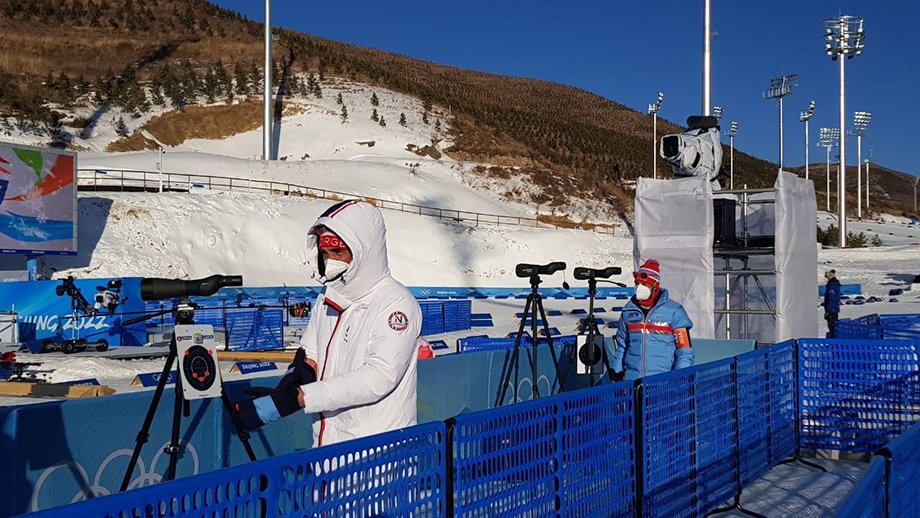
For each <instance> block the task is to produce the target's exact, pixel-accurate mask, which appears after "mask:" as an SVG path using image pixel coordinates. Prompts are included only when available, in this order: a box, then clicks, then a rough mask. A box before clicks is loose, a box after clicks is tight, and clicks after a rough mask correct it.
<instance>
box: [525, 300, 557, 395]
mask: <svg viewBox="0 0 920 518" xmlns="http://www.w3.org/2000/svg"><path fill="white" fill-rule="evenodd" d="M530 297H532V298H533V303H531V305H530V313H531V316H530V340H531V344H532V345H533V347H532V348H533V359H532V361H531V362H530V379H531V381H533V397H534V399H536V398H539V397H540V387H538V386H537V379H538V378H537V376H538V374H537V372H538V369H537V348H538V346H539V344H540V340H538V339H537V309H539V310H540V311H539V314H540V316H543V303H542V301H541V300H540V292H539V291H536V289H535V290H534V292H533V293H531V294H530ZM543 329H544V330H545V329H546V317H545V316H543ZM544 332H546V331H544ZM546 333H547V336H546V339H547V340H551V339H550V337H549V333H548V332H546ZM549 344H550V345H549V346H550V347H551V348H552V346H553V342H552V341H550V342H549ZM553 361H554V362H555V361H556V357H555V355H553Z"/></svg>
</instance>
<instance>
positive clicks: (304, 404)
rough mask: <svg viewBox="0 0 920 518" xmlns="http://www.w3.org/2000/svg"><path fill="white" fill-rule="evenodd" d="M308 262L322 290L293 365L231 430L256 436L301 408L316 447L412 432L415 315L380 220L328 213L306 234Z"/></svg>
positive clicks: (372, 213)
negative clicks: (394, 273)
mask: <svg viewBox="0 0 920 518" xmlns="http://www.w3.org/2000/svg"><path fill="white" fill-rule="evenodd" d="M307 258H308V262H309V263H310V264H311V265H312V266H313V268H314V270H315V273H314V277H316V278H317V279H318V280H319V281H320V282H322V283H323V284H325V285H326V289H325V291H324V292H323V294H322V295H320V296H319V298H318V299H317V301H316V304H315V305H314V306H313V315H312V317H311V318H310V323H309V324H308V325H307V329H306V330H305V331H304V334H303V337H302V338H301V340H300V345H301V348H300V349H299V350H298V351H297V354H296V355H295V360H294V363H292V364H291V366H290V368H289V369H288V371H287V373H286V374H285V375H284V376H283V377H282V378H281V382H280V383H279V384H278V386H277V387H276V388H275V389H261V390H259V391H258V392H257V393H256V392H253V395H259V396H261V397H257V398H255V399H250V400H246V401H240V402H239V403H237V404H236V405H235V408H236V417H237V419H238V422H239V423H240V424H241V425H242V426H243V427H244V428H247V429H255V428H258V427H261V426H262V425H264V424H265V423H268V422H272V421H275V420H277V419H279V418H281V417H285V416H288V415H290V414H292V413H294V412H296V411H297V410H298V409H301V408H302V409H303V410H304V411H305V412H307V413H310V414H316V416H315V420H314V422H313V445H314V446H323V445H327V444H332V443H336V442H341V441H345V440H348V439H354V438H358V437H365V436H368V435H373V434H377V433H381V432H385V431H388V430H394V429H397V428H403V427H406V426H412V425H414V424H415V423H416V363H417V361H418V358H417V347H418V345H417V342H418V338H419V334H420V331H421V327H422V315H421V309H420V308H419V305H418V302H416V301H415V297H413V296H412V294H411V293H410V292H409V290H407V289H406V288H405V286H403V285H402V284H400V283H399V282H397V281H396V280H395V279H393V277H391V276H390V269H389V267H388V266H387V248H386V227H385V226H384V223H383V216H382V215H381V214H380V211H378V210H377V209H376V208H374V207H373V206H372V205H370V204H368V203H365V202H361V201H345V202H342V203H338V204H336V205H333V206H332V207H330V208H329V209H328V210H326V212H324V213H323V214H322V215H321V216H320V217H319V219H317V220H316V223H315V224H314V225H313V226H312V227H311V228H310V231H309V234H308V237H307Z"/></svg>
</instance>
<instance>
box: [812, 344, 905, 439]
mask: <svg viewBox="0 0 920 518" xmlns="http://www.w3.org/2000/svg"><path fill="white" fill-rule="evenodd" d="M798 362H799V369H798V378H799V379H798V385H799V398H800V404H801V415H800V427H801V437H800V441H801V443H800V445H801V447H802V448H808V449H830V450H842V451H855V452H872V451H875V450H877V449H879V448H881V447H882V446H884V445H885V444H886V443H888V442H890V441H891V440H893V439H894V438H895V437H897V436H898V435H900V434H901V433H903V432H904V431H905V430H906V429H907V428H908V427H910V426H911V425H912V424H913V423H914V422H916V421H918V420H920V357H918V350H917V345H916V343H915V342H912V341H872V340H820V339H802V340H799V341H798ZM867 373H873V375H867Z"/></svg>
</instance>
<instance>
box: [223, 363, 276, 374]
mask: <svg viewBox="0 0 920 518" xmlns="http://www.w3.org/2000/svg"><path fill="white" fill-rule="evenodd" d="M277 368H278V366H277V365H275V362H236V363H234V364H233V367H230V373H231V374H250V373H253V372H265V371H273V370H276V369H277Z"/></svg>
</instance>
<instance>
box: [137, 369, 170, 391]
mask: <svg viewBox="0 0 920 518" xmlns="http://www.w3.org/2000/svg"><path fill="white" fill-rule="evenodd" d="M162 374H163V373H162V372H148V373H146V374H138V375H137V376H135V377H134V381H132V382H131V386H133V387H156V386H157V383H159V382H160V376H161V375H162ZM175 382H176V371H170V373H169V377H168V378H166V384H167V385H172V384H174V383H175Z"/></svg>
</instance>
